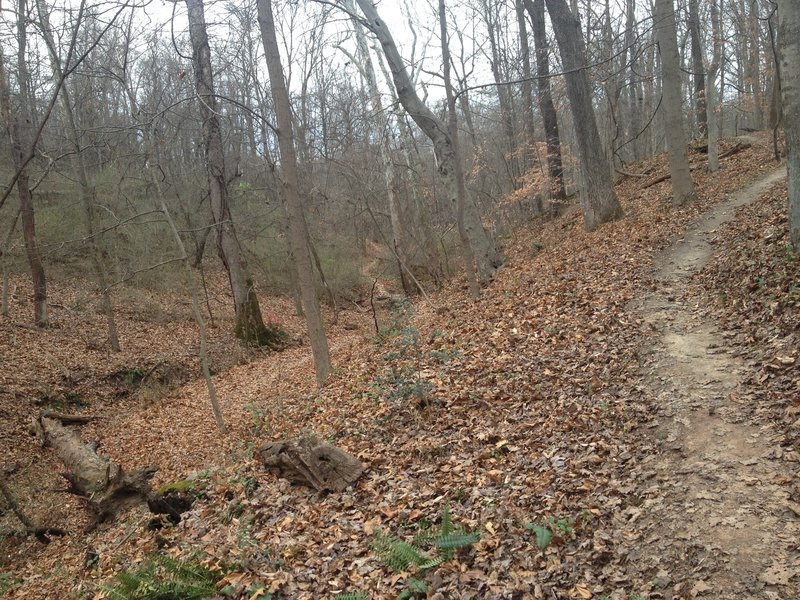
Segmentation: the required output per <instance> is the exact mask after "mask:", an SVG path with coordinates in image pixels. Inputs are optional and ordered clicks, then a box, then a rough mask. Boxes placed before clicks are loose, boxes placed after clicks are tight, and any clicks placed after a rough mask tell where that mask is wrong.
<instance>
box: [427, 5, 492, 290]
mask: <svg viewBox="0 0 800 600" xmlns="http://www.w3.org/2000/svg"><path fill="white" fill-rule="evenodd" d="M439 33H440V36H441V39H442V65H443V72H442V75H443V78H444V89H445V94H446V97H447V131H448V133H449V135H450V138H451V140H452V146H453V147H452V152H453V156H454V161H453V162H454V167H455V172H454V175H455V180H456V181H455V184H456V187H457V194H458V202H457V209H456V222H457V225H458V233H459V236H460V237H461V247H462V251H463V252H464V265H465V267H466V271H467V281H468V282H469V288H470V292H471V293H472V297H473V298H477V297H478V296H479V295H480V286H479V285H478V278H477V276H476V274H475V269H474V266H473V265H474V263H475V257H474V255H473V253H472V245H471V244H470V242H469V236H468V234H467V229H466V225H465V222H464V205H465V203H466V197H467V191H466V186H465V185H464V173H463V171H462V166H461V155H460V153H459V151H458V120H457V117H456V97H455V94H454V93H453V84H452V81H451V80H450V38H449V36H448V34H447V14H446V12H445V5H444V0H439ZM501 106H502V103H501Z"/></svg>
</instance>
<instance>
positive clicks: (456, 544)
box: [434, 533, 481, 550]
mask: <svg viewBox="0 0 800 600" xmlns="http://www.w3.org/2000/svg"><path fill="white" fill-rule="evenodd" d="M480 539H481V536H480V535H478V534H477V533H451V534H449V535H440V536H437V537H436V539H435V540H434V543H435V544H436V547H437V548H439V550H458V549H459V548H466V547H468V546H471V545H472V544H474V543H476V542H478V541H479V540H480Z"/></svg>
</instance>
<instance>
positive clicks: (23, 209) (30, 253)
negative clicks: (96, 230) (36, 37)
mask: <svg viewBox="0 0 800 600" xmlns="http://www.w3.org/2000/svg"><path fill="white" fill-rule="evenodd" d="M26 12H27V9H26V5H25V0H19V4H18V6H17V44H18V52H17V85H18V86H19V90H20V114H17V113H15V112H14V110H13V107H12V105H11V93H10V89H9V82H8V77H7V75H6V72H5V64H4V57H3V53H2V49H0V112H1V113H2V115H3V120H4V121H5V123H6V127H7V130H8V138H9V142H10V144H9V149H10V150H11V158H12V161H13V164H14V167H15V169H16V170H17V171H18V172H19V177H18V178H17V194H18V196H19V206H20V215H21V216H22V234H23V239H24V240H25V253H26V255H27V257H28V265H29V267H30V269H31V280H32V283H33V319H34V322H35V323H36V325H38V326H39V327H47V326H48V324H49V320H48V315H47V280H46V279H45V273H44V266H43V265H42V256H41V254H40V253H39V244H38V242H37V240H36V221H35V218H34V212H33V195H32V194H31V189H30V183H29V177H28V167H27V165H26V164H25V148H26V147H27V146H29V145H30V144H31V143H32V140H31V136H30V134H29V130H30V128H31V127H32V126H33V122H32V121H33V116H32V114H31V101H32V98H31V97H30V92H29V90H30V78H29V76H28V66H27V64H26V53H27V33H26V29H25V25H26V23H25V20H26Z"/></svg>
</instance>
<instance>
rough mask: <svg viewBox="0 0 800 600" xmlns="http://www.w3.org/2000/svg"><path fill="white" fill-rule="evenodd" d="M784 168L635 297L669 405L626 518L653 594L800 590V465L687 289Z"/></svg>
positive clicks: (652, 370) (655, 382) (661, 404)
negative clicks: (733, 223) (755, 407)
mask: <svg viewBox="0 0 800 600" xmlns="http://www.w3.org/2000/svg"><path fill="white" fill-rule="evenodd" d="M784 173H785V171H784V170H783V169H780V170H779V171H777V172H775V173H772V174H770V175H768V176H766V177H764V178H762V179H760V180H759V181H757V182H756V183H754V184H753V185H751V186H750V187H748V188H746V189H744V190H743V191H741V192H740V193H738V194H736V195H734V196H732V197H731V198H730V199H729V200H727V201H725V202H723V203H721V204H719V205H718V206H717V207H715V208H714V209H713V210H712V211H710V212H709V213H707V215H706V216H705V217H704V218H703V219H701V220H700V221H699V222H698V223H697V224H696V225H694V226H693V227H692V228H691V229H690V230H689V231H688V232H687V233H686V235H685V237H684V238H683V239H682V240H679V241H678V242H677V243H675V244H673V245H672V246H671V247H670V248H668V249H667V250H666V251H665V252H663V253H662V254H661V255H660V256H658V257H657V259H656V285H655V286H654V290H653V291H652V293H650V294H648V295H647V296H645V297H643V298H641V299H640V300H638V301H636V302H635V304H634V305H633V307H632V308H633V310H635V311H636V312H637V313H638V314H639V315H640V316H641V317H642V318H643V319H644V321H645V323H647V324H648V325H649V326H650V327H652V328H653V330H654V332H655V333H656V342H655V344H654V346H653V347H652V348H651V352H652V354H651V356H650V359H649V365H648V369H647V372H646V373H645V374H644V377H645V379H644V383H643V385H644V387H645V392H646V393H648V394H650V395H651V396H652V397H653V398H654V400H655V406H657V407H658V408H657V415H656V418H655V420H654V421H653V422H652V423H650V424H649V427H650V429H651V431H652V437H653V439H652V442H653V444H654V445H655V446H656V447H657V451H656V453H655V454H654V455H653V456H651V457H650V458H649V460H648V459H646V460H645V461H643V462H642V463H641V464H640V465H639V468H638V469H637V471H638V472H637V473H636V476H637V478H638V487H639V490H638V495H637V496H636V497H635V501H634V502H632V506H630V507H629V508H627V509H626V510H625V512H624V514H623V516H622V520H623V523H621V524H620V525H621V526H622V528H623V529H624V530H625V531H626V537H627V538H628V539H629V540H630V549H629V550H628V551H627V554H628V557H627V562H628V570H629V573H630V574H631V575H633V574H634V573H638V574H639V576H641V577H648V576H651V575H653V574H654V575H655V576H654V578H653V579H652V580H651V583H652V587H653V590H652V591H651V592H650V596H649V597H650V598H667V599H669V598H675V599H677V598H695V597H700V598H716V599H734V598H735V599H737V600H748V599H759V600H760V599H780V598H786V599H789V598H798V597H800V585H798V584H800V553H798V551H797V549H798V540H800V520H798V514H797V513H796V512H793V511H797V510H800V507H797V506H796V505H794V504H792V503H791V501H790V500H789V489H788V484H789V483H790V482H791V481H793V479H794V476H795V473H794V472H793V471H795V470H796V463H788V462H786V461H784V460H780V459H781V458H782V456H783V451H782V450H781V449H780V447H779V445H778V443H777V440H778V439H779V437H780V436H779V435H778V434H777V432H775V431H773V430H772V429H771V427H770V426H769V425H767V424H762V423H756V422H753V421H752V419H751V418H750V417H748V416H747V414H748V411H746V410H745V408H746V406H745V404H743V403H744V402H748V400H747V398H746V395H744V394H740V391H741V390H740V389H739V388H740V382H741V381H742V379H743V374H744V373H745V371H746V368H747V367H746V365H745V364H744V363H743V362H742V361H740V360H739V359H737V358H736V357H734V356H732V355H731V354H730V353H729V348H727V347H726V338H725V336H724V335H723V333H722V332H720V331H719V330H718V329H717V328H716V327H715V325H714V324H712V323H710V322H708V321H707V320H705V319H704V318H703V317H702V316H701V314H700V311H699V310H698V309H697V308H696V307H695V306H692V305H690V304H686V303H683V302H681V301H680V300H679V299H678V298H679V297H680V296H681V294H680V291H681V288H682V287H683V286H684V285H685V284H686V283H687V282H688V279H689V278H690V277H691V276H692V275H693V274H694V273H695V272H697V271H698V270H700V269H702V267H703V266H704V265H705V264H706V263H707V262H708V260H709V258H710V257H711V255H712V252H713V245H712V238H713V236H714V233H715V230H716V229H717V228H718V227H719V226H720V225H722V224H723V223H724V222H726V221H728V220H730V219H732V218H733V216H734V210H735V207H737V206H741V205H744V204H747V203H749V202H751V201H753V200H755V199H756V198H757V197H758V195H759V194H761V193H763V192H764V191H766V190H767V189H769V188H770V187H771V186H772V185H774V184H776V183H777V182H779V181H780V179H781V178H782V177H784ZM637 505H638V506H637Z"/></svg>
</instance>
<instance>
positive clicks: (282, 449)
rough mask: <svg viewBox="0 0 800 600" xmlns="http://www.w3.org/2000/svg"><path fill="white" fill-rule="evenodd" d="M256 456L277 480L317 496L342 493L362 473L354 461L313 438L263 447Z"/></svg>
mask: <svg viewBox="0 0 800 600" xmlns="http://www.w3.org/2000/svg"><path fill="white" fill-rule="evenodd" d="M258 456H259V457H260V458H261V460H262V462H263V463H264V466H265V467H266V468H267V469H268V470H270V471H273V472H275V473H276V474H277V475H278V476H279V477H283V478H285V479H289V480H291V481H294V482H297V483H301V484H304V485H308V486H310V487H313V488H314V489H315V490H317V491H318V492H321V491H332V492H341V491H343V490H345V489H346V488H347V487H349V486H350V485H352V484H353V483H354V482H355V481H356V480H357V479H358V478H359V477H360V476H361V474H362V473H363V472H364V467H363V465H362V464H361V463H360V462H359V460H358V459H357V458H356V457H354V456H353V455H351V454H348V453H347V452H345V451H344V450H340V449H339V448H337V447H336V446H332V445H331V444H328V443H327V442H323V441H320V440H319V439H317V438H316V437H314V436H304V437H301V438H298V439H296V440H285V441H280V442H271V443H268V444H264V445H263V446H261V448H260V449H259V450H258Z"/></svg>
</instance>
